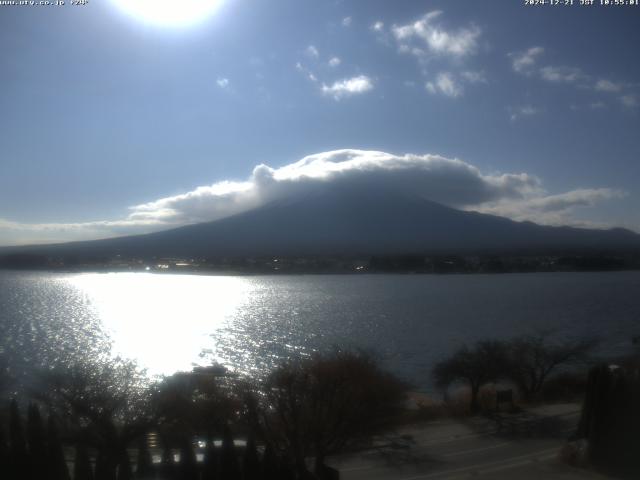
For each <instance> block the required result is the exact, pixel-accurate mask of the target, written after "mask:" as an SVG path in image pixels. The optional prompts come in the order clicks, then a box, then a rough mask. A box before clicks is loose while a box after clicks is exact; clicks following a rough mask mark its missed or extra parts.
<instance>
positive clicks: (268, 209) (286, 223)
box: [0, 188, 640, 258]
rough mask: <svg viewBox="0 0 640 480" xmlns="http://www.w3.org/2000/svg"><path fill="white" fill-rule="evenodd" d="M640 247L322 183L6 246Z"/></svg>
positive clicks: (256, 250) (633, 240)
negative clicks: (301, 191) (85, 236)
mask: <svg viewBox="0 0 640 480" xmlns="http://www.w3.org/2000/svg"><path fill="white" fill-rule="evenodd" d="M621 249H622V250H624V249H632V250H640V235H638V234H636V233H634V232H631V231H630V230H626V229H621V228H615V229H609V230H596V229H583V228H577V227H569V226H561V227H555V226H544V225H538V224H536V223H533V222H516V221H513V220H510V219H508V218H504V217H499V216H494V215H487V214H483V213H478V212H473V211H463V210H457V209H454V208H451V207H448V206H445V205H442V204H439V203H436V202H433V201H430V200H427V199H425V198H422V197H419V196H416V195H408V194H403V193H398V192H389V191H375V192H372V191H367V190H361V191H357V190H356V191H343V190H340V189H335V188H334V189H331V188H326V189H320V190H317V191H314V192H309V193H308V194H306V195H304V196H302V197H296V198H283V199H280V200H275V201H273V202H271V203H268V204H266V205H263V206H261V207H258V208H255V209H253V210H249V211H245V212H242V213H238V214H235V215H232V216H230V217H225V218H222V219H219V220H215V221H212V222H205V223H198V224H193V225H187V226H182V227H177V228H173V229H168V230H163V231H160V232H154V233H148V234H143V235H132V236H124V237H116V238H109V239H102V240H91V241H80V242H70V243H60V244H50V245H30V246H23V247H3V248H1V249H0V255H2V254H7V253H39V254H44V255H65V254H67V255H68V254H75V255H80V256H107V257H112V256H116V255H124V256H130V257H182V258H188V257H222V256H226V257H239V256H267V255H276V256H287V255H288V256H310V255H378V254H405V253H412V254H413V253H438V252H440V253H459V252H467V253H470V252H480V251H493V252H504V251H510V252H512V251H531V252H543V251H562V250H570V251H573V250H621Z"/></svg>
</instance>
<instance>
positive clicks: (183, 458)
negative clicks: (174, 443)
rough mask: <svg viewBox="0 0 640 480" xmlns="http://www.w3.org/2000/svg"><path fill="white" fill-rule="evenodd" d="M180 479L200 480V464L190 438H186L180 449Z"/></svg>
mask: <svg viewBox="0 0 640 480" xmlns="http://www.w3.org/2000/svg"><path fill="white" fill-rule="evenodd" d="M179 470H180V479H181V480H198V464H197V460H196V454H195V452H194V451H193V445H192V444H191V442H190V441H189V439H188V438H184V439H183V441H182V445H181V447H180V468H179Z"/></svg>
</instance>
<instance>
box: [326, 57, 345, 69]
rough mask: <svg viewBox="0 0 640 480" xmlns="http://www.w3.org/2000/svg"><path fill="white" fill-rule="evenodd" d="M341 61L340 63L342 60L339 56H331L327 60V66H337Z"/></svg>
mask: <svg viewBox="0 0 640 480" xmlns="http://www.w3.org/2000/svg"><path fill="white" fill-rule="evenodd" d="M341 63H342V60H340V58H339V57H331V58H330V59H329V62H328V64H329V66H330V67H333V68H335V67H337V66H339V65H340V64H341Z"/></svg>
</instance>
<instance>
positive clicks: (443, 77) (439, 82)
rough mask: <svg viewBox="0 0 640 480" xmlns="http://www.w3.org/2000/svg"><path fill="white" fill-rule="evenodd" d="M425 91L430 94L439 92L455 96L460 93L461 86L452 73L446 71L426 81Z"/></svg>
mask: <svg viewBox="0 0 640 480" xmlns="http://www.w3.org/2000/svg"><path fill="white" fill-rule="evenodd" d="M425 87H426V89H427V91H428V92H429V93H432V94H437V93H441V94H442V95H446V96H447V97H452V98H456V97H459V96H460V95H462V93H463V92H464V90H463V88H462V87H461V86H460V84H459V83H458V82H456V80H455V79H454V77H453V75H452V74H451V73H448V72H441V73H439V74H438V76H437V77H436V79H435V80H434V81H433V82H427V84H426V85H425Z"/></svg>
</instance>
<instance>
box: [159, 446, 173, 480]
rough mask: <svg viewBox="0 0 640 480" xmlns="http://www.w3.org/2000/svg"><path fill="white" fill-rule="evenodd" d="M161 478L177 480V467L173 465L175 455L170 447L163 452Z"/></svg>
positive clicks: (163, 479) (166, 447)
mask: <svg viewBox="0 0 640 480" xmlns="http://www.w3.org/2000/svg"><path fill="white" fill-rule="evenodd" d="M160 478H161V479H162V480H173V479H175V478H176V471H175V466H174V464H173V453H172V452H171V448H169V447H168V446H165V447H164V450H163V451H162V463H161V465H160Z"/></svg>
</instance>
